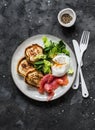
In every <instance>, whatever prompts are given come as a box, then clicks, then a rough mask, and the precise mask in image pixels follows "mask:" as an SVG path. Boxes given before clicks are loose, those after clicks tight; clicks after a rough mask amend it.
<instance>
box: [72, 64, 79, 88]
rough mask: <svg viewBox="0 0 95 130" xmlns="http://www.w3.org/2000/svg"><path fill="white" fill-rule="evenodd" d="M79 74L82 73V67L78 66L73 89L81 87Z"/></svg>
mask: <svg viewBox="0 0 95 130" xmlns="http://www.w3.org/2000/svg"><path fill="white" fill-rule="evenodd" d="M79 72H80V65H78V70H77V75H76V78H75V81H74V84H73V86H72V88H73V89H78V87H79Z"/></svg>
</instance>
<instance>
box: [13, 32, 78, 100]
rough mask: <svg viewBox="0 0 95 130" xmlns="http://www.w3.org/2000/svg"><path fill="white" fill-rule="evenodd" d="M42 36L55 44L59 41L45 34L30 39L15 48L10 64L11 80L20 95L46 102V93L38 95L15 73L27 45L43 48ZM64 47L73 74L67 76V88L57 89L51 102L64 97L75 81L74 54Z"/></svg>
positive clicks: (35, 90) (34, 89)
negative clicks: (68, 55) (68, 56)
mask: <svg viewBox="0 0 95 130" xmlns="http://www.w3.org/2000/svg"><path fill="white" fill-rule="evenodd" d="M43 36H47V37H48V38H49V39H50V40H52V41H55V42H56V41H59V40H60V39H59V38H57V37H55V36H52V35H47V34H41V35H36V36H33V37H30V38H28V39H27V40H25V41H24V42H23V43H22V44H20V45H19V46H18V47H17V49H16V51H15V52H14V54H13V57H12V62H11V73H12V77H13V80H14V82H15V84H16V86H17V87H18V89H19V90H20V91H21V92H22V93H24V94H25V95H26V96H28V97H29V98H32V99H35V100H38V101H47V97H48V95H47V94H46V93H45V94H40V93H39V92H38V91H37V89H36V88H34V87H33V88H31V87H29V86H28V85H27V84H26V83H25V82H24V79H23V77H21V76H19V75H18V73H17V63H18V61H19V60H20V59H21V58H22V57H24V50H25V48H26V47H28V46H29V45H31V44H35V43H37V44H39V45H40V46H43V42H42V37H43ZM66 47H67V49H68V50H69V51H70V57H71V67H72V68H73V70H74V74H73V75H72V76H68V79H69V83H68V85H67V86H64V87H59V88H58V89H56V90H55V95H54V97H53V98H52V100H54V99H57V98H59V97H60V96H62V95H64V94H65V93H66V92H67V91H68V90H69V89H70V88H71V86H72V84H73V82H74V79H75V75H76V59H75V56H74V53H73V52H72V50H71V49H70V47H69V46H68V45H67V44H66Z"/></svg>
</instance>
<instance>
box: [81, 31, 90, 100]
mask: <svg viewBox="0 0 95 130" xmlns="http://www.w3.org/2000/svg"><path fill="white" fill-rule="evenodd" d="M89 36H90V32H89V31H83V34H82V38H81V41H80V51H81V57H82V56H83V54H84V52H85V50H86V49H87V46H88V42H89ZM82 65H83V62H81V66H82ZM80 77H81V89H82V96H83V97H85V98H86V97H88V96H89V93H88V90H87V86H86V83H85V81H84V77H83V73H82V70H81V69H80Z"/></svg>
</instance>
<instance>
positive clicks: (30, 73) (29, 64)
mask: <svg viewBox="0 0 95 130" xmlns="http://www.w3.org/2000/svg"><path fill="white" fill-rule="evenodd" d="M39 54H43V48H42V47H41V46H39V45H37V44H33V45H31V46H28V47H27V48H26V49H25V56H24V57H23V58H21V59H20V60H19V62H18V64H17V72H18V74H19V75H21V76H23V77H24V80H25V82H26V83H27V84H29V85H30V86H34V87H39V82H40V80H41V78H42V77H43V74H42V73H41V72H39V71H37V70H36V69H35V68H34V67H33V63H34V62H35V61H37V59H36V58H35V57H36V56H37V55H39Z"/></svg>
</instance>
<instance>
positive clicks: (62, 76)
mask: <svg viewBox="0 0 95 130" xmlns="http://www.w3.org/2000/svg"><path fill="white" fill-rule="evenodd" d="M42 41H43V45H44V47H42V46H40V45H38V44H37V43H33V44H32V45H31V46H28V47H27V48H25V50H24V54H25V55H24V57H21V59H20V60H19V61H18V64H17V72H18V74H19V75H20V76H22V77H24V81H25V83H27V84H28V85H29V86H30V87H36V88H37V90H38V91H39V93H41V94H44V93H47V95H48V98H47V100H51V99H52V98H53V96H54V94H55V92H54V91H55V90H56V89H57V88H58V87H64V86H66V85H68V83H69V79H68V75H72V74H73V73H74V72H73V69H72V68H71V66H70V60H71V59H70V52H69V51H68V50H67V48H66V45H65V43H64V41H62V40H60V41H59V42H53V41H51V40H49V39H48V38H47V37H46V36H44V37H42Z"/></svg>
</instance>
